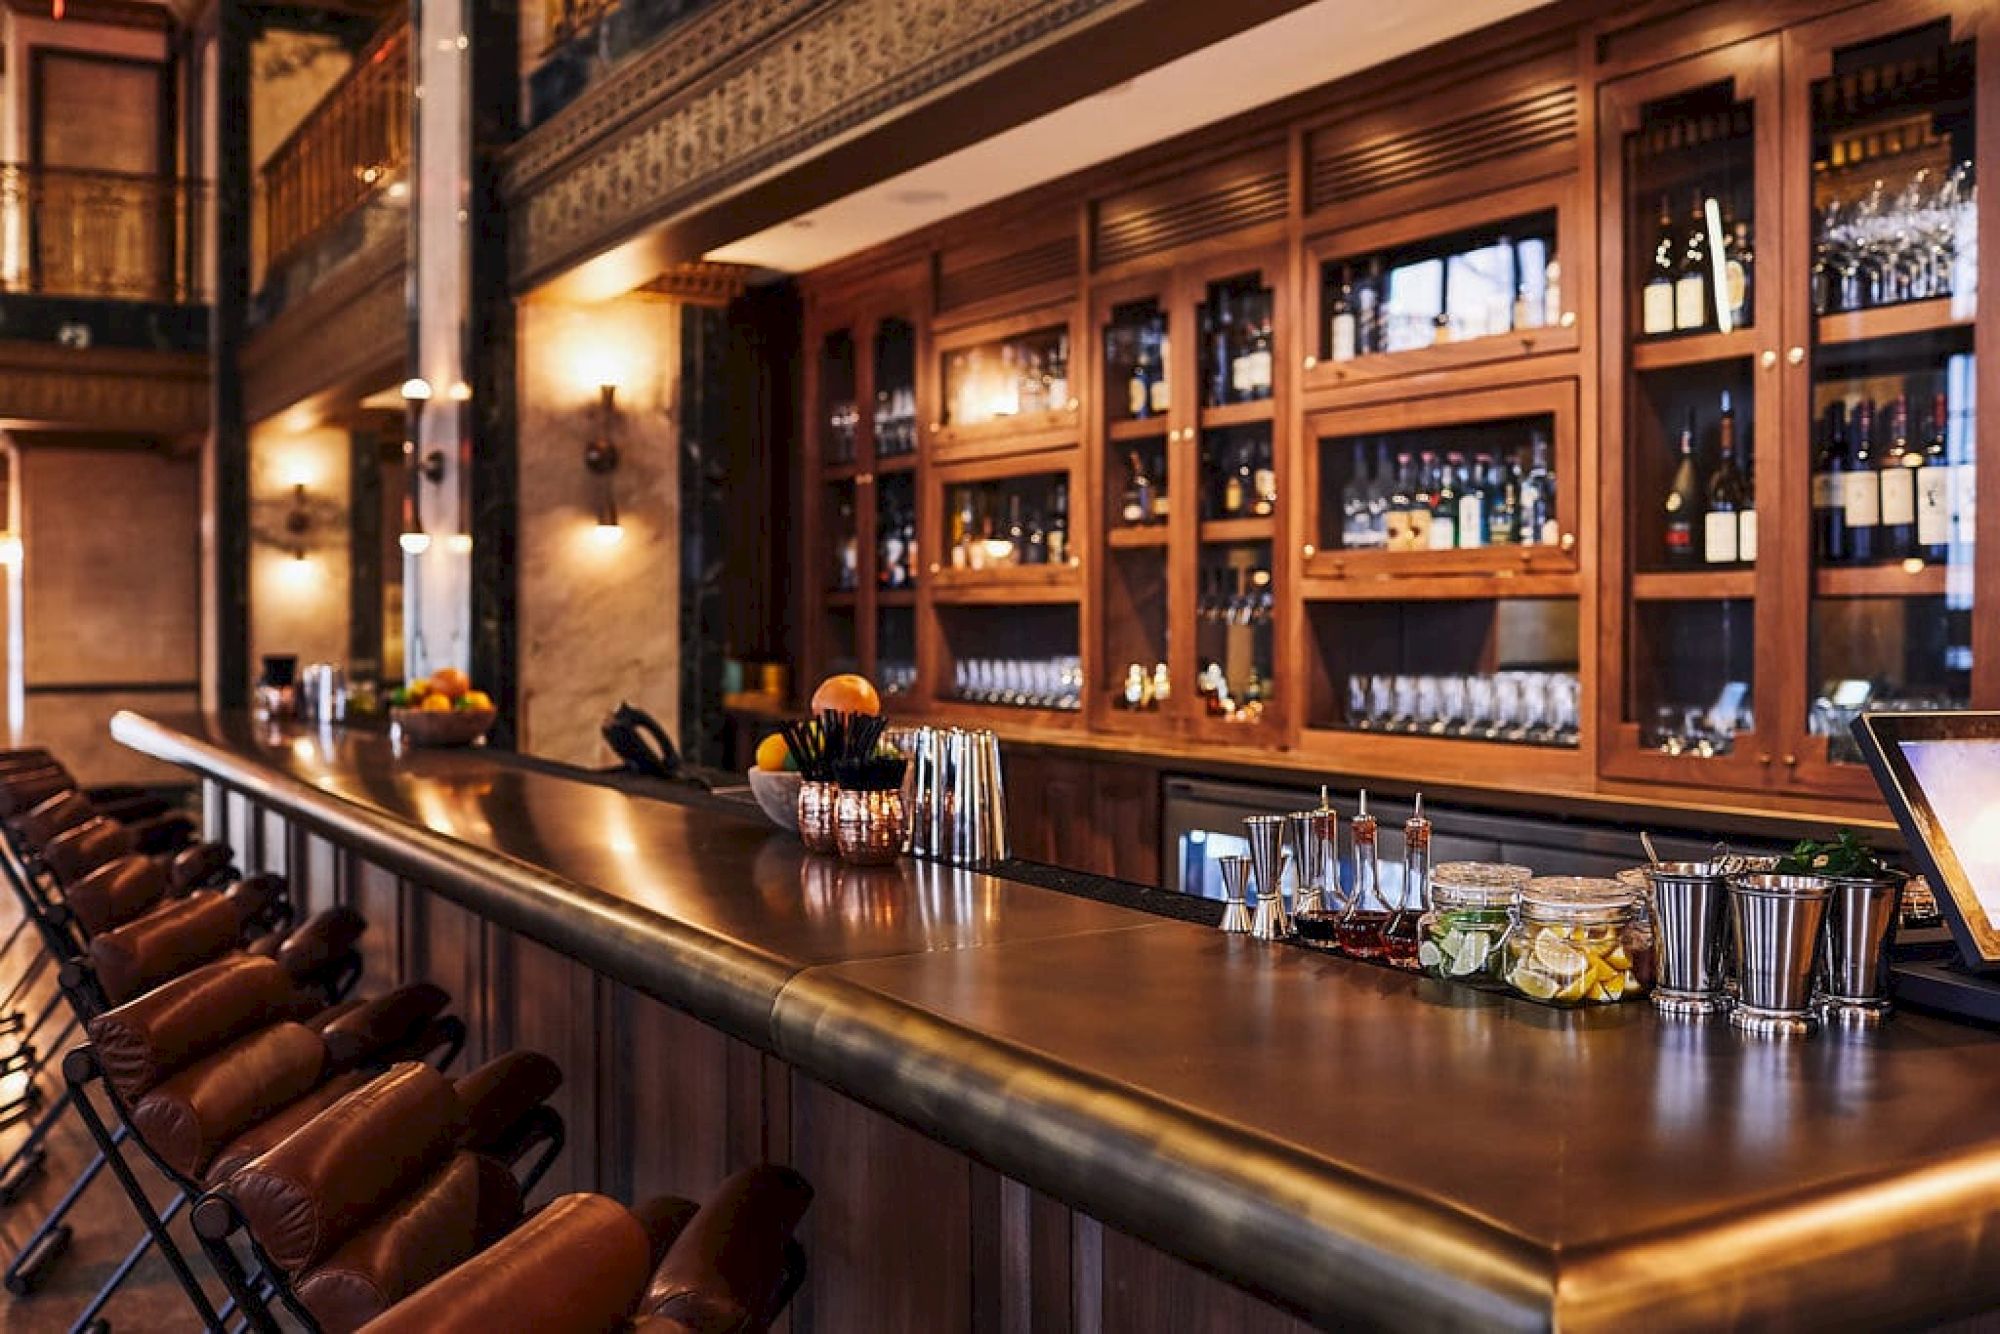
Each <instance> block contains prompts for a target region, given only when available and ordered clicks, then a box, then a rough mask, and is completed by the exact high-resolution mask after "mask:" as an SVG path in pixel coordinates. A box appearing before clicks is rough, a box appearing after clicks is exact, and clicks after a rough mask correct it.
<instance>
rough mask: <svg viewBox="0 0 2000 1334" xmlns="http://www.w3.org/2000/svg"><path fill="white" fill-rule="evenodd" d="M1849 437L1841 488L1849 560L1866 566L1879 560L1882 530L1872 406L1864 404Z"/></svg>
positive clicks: (1853, 423) (1873, 407)
mask: <svg viewBox="0 0 2000 1334" xmlns="http://www.w3.org/2000/svg"><path fill="white" fill-rule="evenodd" d="M1847 435H1848V440H1847V471H1846V472H1845V473H1844V474H1842V476H1841V488H1840V494H1841V511H1842V522H1843V524H1844V525H1845V529H1846V533H1847V559H1848V560H1850V561H1852V562H1853V563H1855V564H1856V565H1866V564H1868V563H1869V562H1870V561H1872V560H1875V559H1876V548H1877V546H1878V544H1879V543H1878V539H1879V538H1880V535H1881V534H1880V530H1881V526H1882V479H1881V476H1880V474H1878V473H1877V472H1876V471H1875V405H1874V404H1873V403H1871V402H1869V401H1868V400H1867V399H1863V400H1862V401H1861V405H1860V406H1859V407H1857V408H1856V409H1855V410H1854V419H1853V422H1852V425H1851V426H1850V428H1849V430H1848V433H1847Z"/></svg>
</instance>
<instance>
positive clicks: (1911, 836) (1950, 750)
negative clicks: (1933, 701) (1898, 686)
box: [1853, 712, 2000, 970]
mask: <svg viewBox="0 0 2000 1334" xmlns="http://www.w3.org/2000/svg"><path fill="white" fill-rule="evenodd" d="M1853 730H1854V736H1855V740H1856V741H1858V742H1859V743H1860V745H1861V751H1862V754H1863V755H1864V756H1866V757H1867V760H1868V766H1869V768H1871V769H1872V770H1874V773H1875V781H1876V782H1877V783H1879V784H1880V785H1881V788H1882V795H1883V796H1884V797H1885V798H1886V799H1887V800H1888V803H1889V807H1890V809H1891V810H1892V811H1894V812H1895V815H1896V822H1897V823H1898V824H1900V825H1901V826H1902V829H1903V838H1904V840H1905V841H1906V842H1907V843H1908V844H1909V851H1910V857H1911V859H1912V860H1913V861H1914V862H1915V863H1916V869H1918V870H1920V871H1922V872H1923V873H1924V875H1925V876H1926V877H1927V878H1928V879H1929V880H1930V884H1931V889H1932V890H1933V891H1934V892H1935V894H1936V895H1937V900H1938V905H1939V907H1940V908H1942V909H1943V911H1944V915H1945V920H1946V921H1947V922H1948V923H1949V924H1950V927H1951V934H1952V939H1953V940H1954V941H1955V942H1956V943H1957V945H1958V949H1959V954H1960V956H1961V959H1962V961H1963V963H1964V965H1965V967H1967V968H1970V969H1975V970H1987V969H2000V713H1983V712H1982V713H1972V712H1936V713H1869V714H1863V715H1862V716H1861V717H1860V718H1858V719H1856V720H1855V722H1854V728H1853Z"/></svg>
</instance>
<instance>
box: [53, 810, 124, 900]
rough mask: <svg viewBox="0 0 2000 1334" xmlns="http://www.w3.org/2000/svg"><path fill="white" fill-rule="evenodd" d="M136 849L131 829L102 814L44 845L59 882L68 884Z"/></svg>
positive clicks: (65, 831) (64, 832)
mask: <svg viewBox="0 0 2000 1334" xmlns="http://www.w3.org/2000/svg"><path fill="white" fill-rule="evenodd" d="M137 851H138V847H137V844H136V843H135V842H134V840H133V838H132V831H131V830H129V829H127V828H126V827H125V826H124V825H121V824H119V823H117V822H116V821H113V820H107V819H105V818H103V817H102V816H99V817H97V818H96V819H93V820H87V821H85V822H84V823H83V824H80V825H78V826H76V828H74V829H67V830H64V831H63V832H62V833H61V834H58V835H57V836H56V837H55V838H52V839H50V840H49V842H48V845H47V846H46V847H44V848H43V849H42V860H43V861H45V862H47V863H48V866H49V870H51V871H52V872H54V873H55V877H56V880H57V881H58V882H59V883H61V884H64V885H68V884H71V883H74V882H75V881H77V880H81V879H82V878H83V877H84V876H86V875H88V874H89V873H90V872H92V871H94V870H96V869H97V868H98V867H100V866H102V865H104V863H106V862H108V861H111V860H113V859H114V858H118V857H124V856H127V855H129V854H131V853H134V852H137Z"/></svg>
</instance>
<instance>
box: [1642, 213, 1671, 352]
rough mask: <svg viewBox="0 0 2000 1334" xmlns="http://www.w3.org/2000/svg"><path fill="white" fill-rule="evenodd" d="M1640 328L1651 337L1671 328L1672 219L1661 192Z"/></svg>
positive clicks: (1667, 331) (1668, 331)
mask: <svg viewBox="0 0 2000 1334" xmlns="http://www.w3.org/2000/svg"><path fill="white" fill-rule="evenodd" d="M1639 327H1640V329H1641V331H1642V332H1644V333H1645V334H1647V335H1648V336H1651V337H1657V336H1658V335H1660V334H1670V333H1672V332H1673V331H1674V219H1673V214H1672V213H1671V212H1669V211H1668V209H1667V197H1666V196H1665V195H1661V196H1660V222H1659V234H1658V235H1657V236H1656V237H1655V239H1654V242H1653V265H1652V268H1651V269H1650V270H1649V271H1648V273H1647V275H1646V285H1645V288H1644V290H1643V291H1642V292H1641V293H1640V326H1639Z"/></svg>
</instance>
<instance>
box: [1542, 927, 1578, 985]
mask: <svg viewBox="0 0 2000 1334" xmlns="http://www.w3.org/2000/svg"><path fill="white" fill-rule="evenodd" d="M1533 953H1534V958H1535V964H1536V966H1537V967H1539V968H1540V969H1541V970H1542V971H1543V972H1545V973H1547V974H1549V975H1550V976H1551V977H1555V978H1560V979H1563V980H1565V981H1566V980H1568V979H1570V978H1573V977H1579V976H1582V975H1583V974H1585V973H1587V972H1588V971H1589V969H1590V956H1589V955H1588V954H1585V953H1584V952H1583V951H1582V950H1580V949H1578V948H1577V947H1576V946H1574V945H1572V944H1570V943H1569V942H1568V941H1565V940H1562V939H1560V938H1559V937H1558V936H1557V935H1556V933H1554V932H1543V933H1542V934H1541V935H1538V936H1536V937H1535V948H1534V951H1533Z"/></svg>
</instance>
